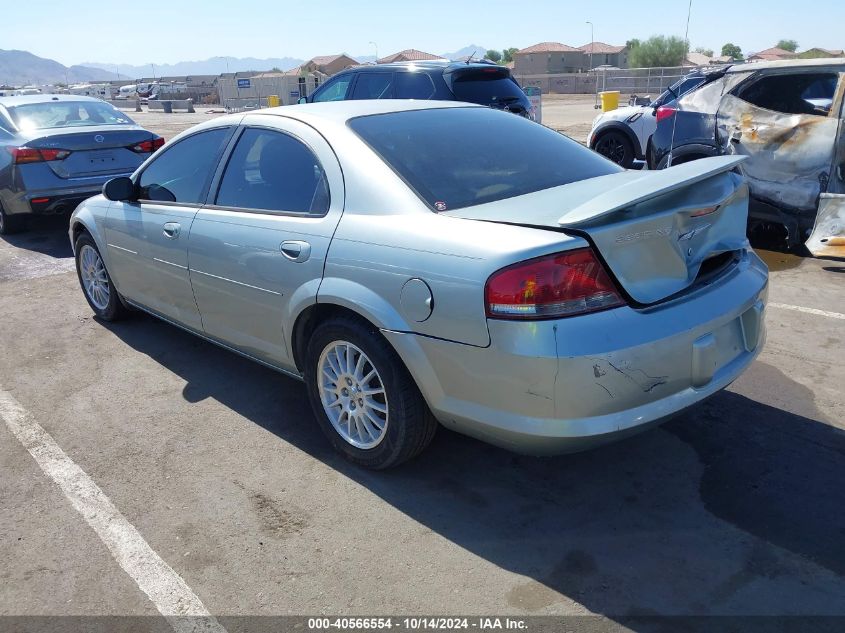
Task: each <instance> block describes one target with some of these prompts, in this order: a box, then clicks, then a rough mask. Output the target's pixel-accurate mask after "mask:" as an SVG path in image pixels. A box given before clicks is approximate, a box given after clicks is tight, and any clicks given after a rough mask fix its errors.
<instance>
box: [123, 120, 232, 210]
mask: <svg viewBox="0 0 845 633" xmlns="http://www.w3.org/2000/svg"><path fill="white" fill-rule="evenodd" d="M230 131H231V130H230V129H229V128H217V129H214V130H209V131H207V132H200V133H198V134H194V135H192V136H189V137H188V138H185V139H183V140H181V141H179V142H178V143H175V144H174V145H173V146H171V147H169V148H167V149H165V150H164V152H162V153H161V154H160V155H159V156H158V157H156V159H155V160H153V162H152V163H150V165H149V166H148V167H147V168H146V169H145V170H144V171H143V172H142V173H141V178H140V179H139V180H138V187H139V190H140V191H139V194H138V197H139V198H140V199H141V200H152V201H156V202H184V203H186V204H198V203H202V202H205V190H206V188H207V187H208V184H209V183H210V182H211V177H212V176H213V175H214V169H215V168H216V167H217V160H218V158H219V157H220V152H221V151H222V150H223V146H224V144H225V143H226V141H227V139H228V138H229V133H230Z"/></svg>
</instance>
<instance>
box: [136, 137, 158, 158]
mask: <svg viewBox="0 0 845 633" xmlns="http://www.w3.org/2000/svg"><path fill="white" fill-rule="evenodd" d="M162 145H164V139H163V138H161V137H160V136H157V137H155V138H154V139H150V140H149V141H141V142H140V143H138V144H137V145H133V146H132V147H130V148H129V149H131V150H132V151H133V152H138V153H139V154H144V153H148V154H150V153H152V152H154V151H156V150H157V149H158V148H159V147H161V146H162Z"/></svg>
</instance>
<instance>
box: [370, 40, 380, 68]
mask: <svg viewBox="0 0 845 633" xmlns="http://www.w3.org/2000/svg"><path fill="white" fill-rule="evenodd" d="M370 44H372V45H373V48H375V49H376V61H375V63H376V64H378V44H376V43H375V42H370Z"/></svg>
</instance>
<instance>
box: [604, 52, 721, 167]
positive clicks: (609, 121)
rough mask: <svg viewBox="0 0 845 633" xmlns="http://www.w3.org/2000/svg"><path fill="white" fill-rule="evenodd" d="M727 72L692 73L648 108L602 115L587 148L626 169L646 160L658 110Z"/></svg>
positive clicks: (640, 106)
mask: <svg viewBox="0 0 845 633" xmlns="http://www.w3.org/2000/svg"><path fill="white" fill-rule="evenodd" d="M727 68H728V67H727V66H722V67H720V68H718V69H717V70H712V71H701V70H697V71H695V72H694V73H690V74H689V75H686V76H685V77H682V78H681V79H679V80H678V81H677V82H675V83H674V84H672V85H671V86H670V87H669V88H668V89H667V90H666V91H665V92H664V93H663V94H661V95H660V96H659V97H658V98H657V99H655V100H654V101H652V102H651V103H649V104H648V105H638V106H637V105H632V106H625V107H622V108H616V109H615V110H611V111H610V112H603V113H602V114H600V115H599V116H597V117H596V118H595V120H594V121H593V127H592V129H591V130H590V135H589V136H588V137H587V146H588V147H589V148H590V149H593V150H595V151H597V152H598V153H599V154H601V155H602V156H605V157H607V158H609V159H610V160H612V161H613V162H614V163H616V164H618V165H621V166H622V167H625V168H626V169H627V168H630V167H631V166H632V165H633V164H634V160H645V157H646V151H647V149H648V141H649V139H650V138H651V135H652V134H654V130H655V129H657V119H656V118H655V112H657V108H658V107H660V106H662V105H667V104H669V103H672V102H673V101H675V100H677V99H678V98H680V97H682V96H683V95H685V94H686V93H688V92H691V91H692V90H695V89H696V88H698V87H700V86H702V85H703V84H705V83H709V82H711V81H713V80H714V79H718V78H719V77H721V76H723V75H724V73H725V71H726V70H727Z"/></svg>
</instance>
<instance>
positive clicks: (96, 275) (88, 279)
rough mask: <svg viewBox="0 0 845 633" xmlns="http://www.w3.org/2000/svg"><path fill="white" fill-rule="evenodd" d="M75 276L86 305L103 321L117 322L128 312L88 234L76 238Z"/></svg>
mask: <svg viewBox="0 0 845 633" xmlns="http://www.w3.org/2000/svg"><path fill="white" fill-rule="evenodd" d="M74 250H75V252H76V274H77V276H78V277H79V285H80V286H81V287H82V294H84V295H85V299H86V300H87V301H88V305H89V306H91V309H92V310H93V311H94V314H96V315H97V316H98V317H100V318H101V319H103V320H104V321H118V320H119V319H122V318H123V317H125V316H126V315H127V313H128V312H129V311H128V310H127V309H126V306H124V305H123V302H122V301H121V299H120V295H118V294H117V289H116V288H115V287H114V284H113V283H112V280H111V277H110V276H109V273H108V271H107V270H106V265H105V262H103V258H102V256H101V255H100V251H99V249H97V244H96V243H95V242H94V239H93V238H92V237H91V236H90V235H89V234H88V233H81V234H80V235H79V237H78V238H76V244H75V248H74Z"/></svg>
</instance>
